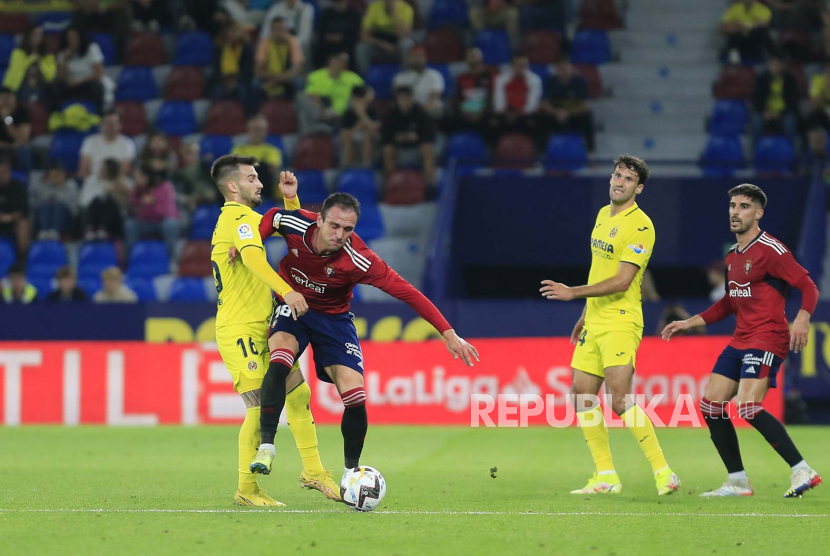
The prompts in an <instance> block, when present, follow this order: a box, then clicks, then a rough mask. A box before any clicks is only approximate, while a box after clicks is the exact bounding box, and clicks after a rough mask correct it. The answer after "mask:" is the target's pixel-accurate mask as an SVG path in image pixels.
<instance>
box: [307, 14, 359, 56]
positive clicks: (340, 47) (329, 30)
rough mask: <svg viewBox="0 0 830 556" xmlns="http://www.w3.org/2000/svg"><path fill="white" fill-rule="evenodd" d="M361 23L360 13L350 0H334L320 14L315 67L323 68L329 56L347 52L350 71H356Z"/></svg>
mask: <svg viewBox="0 0 830 556" xmlns="http://www.w3.org/2000/svg"><path fill="white" fill-rule="evenodd" d="M360 22H361V15H360V12H358V11H357V10H356V9H354V8H353V7H352V6H350V5H349V2H348V0H332V2H331V3H330V4H329V7H328V8H326V9H324V10H323V11H322V12H320V17H319V19H318V21H317V40H316V44H315V47H314V67H316V68H320V67H323V66H324V65H325V64H326V61H327V60H328V59H329V56H331V55H332V54H338V53H340V52H345V53H347V54H348V55H349V62H350V63H349V67H350V69H354V68H355V63H354V59H355V45H356V44H357V42H358V41H359V40H360Z"/></svg>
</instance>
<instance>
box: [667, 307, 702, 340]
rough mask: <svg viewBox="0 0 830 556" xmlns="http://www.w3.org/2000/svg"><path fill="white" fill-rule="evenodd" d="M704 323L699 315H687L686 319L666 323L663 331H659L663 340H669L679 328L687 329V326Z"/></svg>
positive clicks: (691, 326) (692, 326)
mask: <svg viewBox="0 0 830 556" xmlns="http://www.w3.org/2000/svg"><path fill="white" fill-rule="evenodd" d="M687 314H688V313H687ZM705 325H706V321H705V320H703V317H701V316H700V315H695V316H693V317H689V318H688V319H686V320H676V321H674V322H670V323H669V324H667V325H666V327H665V328H664V329H663V332H661V333H660V335H661V336H662V337H663V339H664V340H666V341H667V342H668V341H669V340H671V337H672V336H674V335H675V334H677V333H678V332H680V331H681V330H688V329H689V328H694V327H696V326H705Z"/></svg>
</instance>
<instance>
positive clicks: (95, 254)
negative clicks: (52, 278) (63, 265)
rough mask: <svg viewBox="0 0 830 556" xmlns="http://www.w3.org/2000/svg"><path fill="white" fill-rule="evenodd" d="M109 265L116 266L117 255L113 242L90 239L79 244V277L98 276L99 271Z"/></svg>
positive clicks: (99, 274)
mask: <svg viewBox="0 0 830 556" xmlns="http://www.w3.org/2000/svg"><path fill="white" fill-rule="evenodd" d="M111 266H118V255H117V254H116V251H115V244H114V243H113V242H111V241H92V242H88V243H84V244H83V246H81V252H80V254H79V255H78V277H79V278H89V277H94V278H100V276H101V271H102V270H104V269H105V268H109V267H111Z"/></svg>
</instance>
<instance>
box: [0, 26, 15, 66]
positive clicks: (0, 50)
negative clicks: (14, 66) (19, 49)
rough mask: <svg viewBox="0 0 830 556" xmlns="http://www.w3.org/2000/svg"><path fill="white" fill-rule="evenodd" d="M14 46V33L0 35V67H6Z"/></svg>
mask: <svg viewBox="0 0 830 556" xmlns="http://www.w3.org/2000/svg"><path fill="white" fill-rule="evenodd" d="M14 46H15V44H14V35H7V34H2V35H0V68H5V67H8V65H9V58H11V56H12V51H13V50H14Z"/></svg>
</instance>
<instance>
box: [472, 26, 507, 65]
mask: <svg viewBox="0 0 830 556" xmlns="http://www.w3.org/2000/svg"><path fill="white" fill-rule="evenodd" d="M475 45H476V46H477V47H478V48H479V49H480V50H481V53H482V54H483V56H484V63H485V64H487V65H491V66H496V65H499V64H508V63H510V39H509V38H508V36H507V31H503V30H501V29H498V30H494V29H488V30H486V31H480V32H479V33H478V35H476V42H475Z"/></svg>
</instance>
